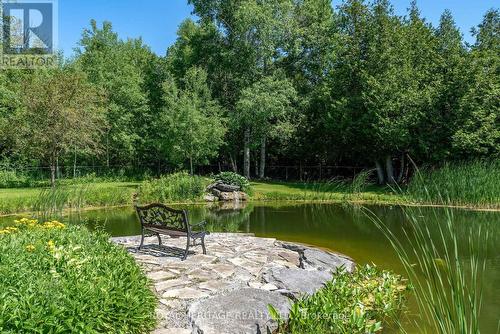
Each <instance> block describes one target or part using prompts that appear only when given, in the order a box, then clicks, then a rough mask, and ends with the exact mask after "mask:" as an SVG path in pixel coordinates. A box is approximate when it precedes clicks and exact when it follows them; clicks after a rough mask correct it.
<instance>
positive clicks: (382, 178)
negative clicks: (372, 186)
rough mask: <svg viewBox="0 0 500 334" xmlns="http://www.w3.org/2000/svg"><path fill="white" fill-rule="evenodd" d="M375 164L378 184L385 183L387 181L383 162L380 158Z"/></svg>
mask: <svg viewBox="0 0 500 334" xmlns="http://www.w3.org/2000/svg"><path fill="white" fill-rule="evenodd" d="M375 166H376V168H377V176H378V184H384V183H385V175H384V168H383V167H382V164H381V163H380V161H378V160H377V161H375Z"/></svg>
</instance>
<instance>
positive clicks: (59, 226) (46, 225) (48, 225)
mask: <svg viewBox="0 0 500 334" xmlns="http://www.w3.org/2000/svg"><path fill="white" fill-rule="evenodd" d="M43 228H47V229H51V228H54V229H63V228H66V225H64V224H63V223H60V222H58V221H57V220H53V221H50V222H45V223H43Z"/></svg>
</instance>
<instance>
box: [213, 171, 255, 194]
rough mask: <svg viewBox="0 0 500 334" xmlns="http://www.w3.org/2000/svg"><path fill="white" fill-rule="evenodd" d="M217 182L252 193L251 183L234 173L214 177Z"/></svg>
mask: <svg viewBox="0 0 500 334" xmlns="http://www.w3.org/2000/svg"><path fill="white" fill-rule="evenodd" d="M214 179H215V181H220V182H223V183H226V184H230V185H232V186H238V187H240V188H241V190H242V191H244V192H250V190H251V189H250V181H248V179H247V178H246V177H244V176H242V175H240V174H237V173H233V172H221V173H219V174H217V175H215V176H214Z"/></svg>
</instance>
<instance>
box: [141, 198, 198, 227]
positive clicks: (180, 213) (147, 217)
mask: <svg viewBox="0 0 500 334" xmlns="http://www.w3.org/2000/svg"><path fill="white" fill-rule="evenodd" d="M135 210H136V211H137V215H138V216H139V220H140V222H141V225H142V226H143V227H155V228H163V229H168V230H174V231H182V232H189V222H188V217H187V212H186V211H185V210H175V209H172V208H169V207H167V206H165V205H163V204H156V203H155V204H149V205H146V206H135Z"/></svg>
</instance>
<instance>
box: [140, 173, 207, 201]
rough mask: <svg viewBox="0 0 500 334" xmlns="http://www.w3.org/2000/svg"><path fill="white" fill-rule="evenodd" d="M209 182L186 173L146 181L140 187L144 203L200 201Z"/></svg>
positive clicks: (141, 198)
mask: <svg viewBox="0 0 500 334" xmlns="http://www.w3.org/2000/svg"><path fill="white" fill-rule="evenodd" d="M208 182H209V181H207V180H205V179H204V178H202V177H201V176H195V175H189V174H188V173H186V172H181V173H175V174H170V175H165V176H162V177H160V178H159V179H154V180H150V181H145V182H143V183H142V184H141V186H140V187H139V199H140V201H141V202H142V203H150V202H158V203H165V202H171V201H198V200H201V199H202V197H203V194H204V192H205V187H206V186H207V184H208Z"/></svg>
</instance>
